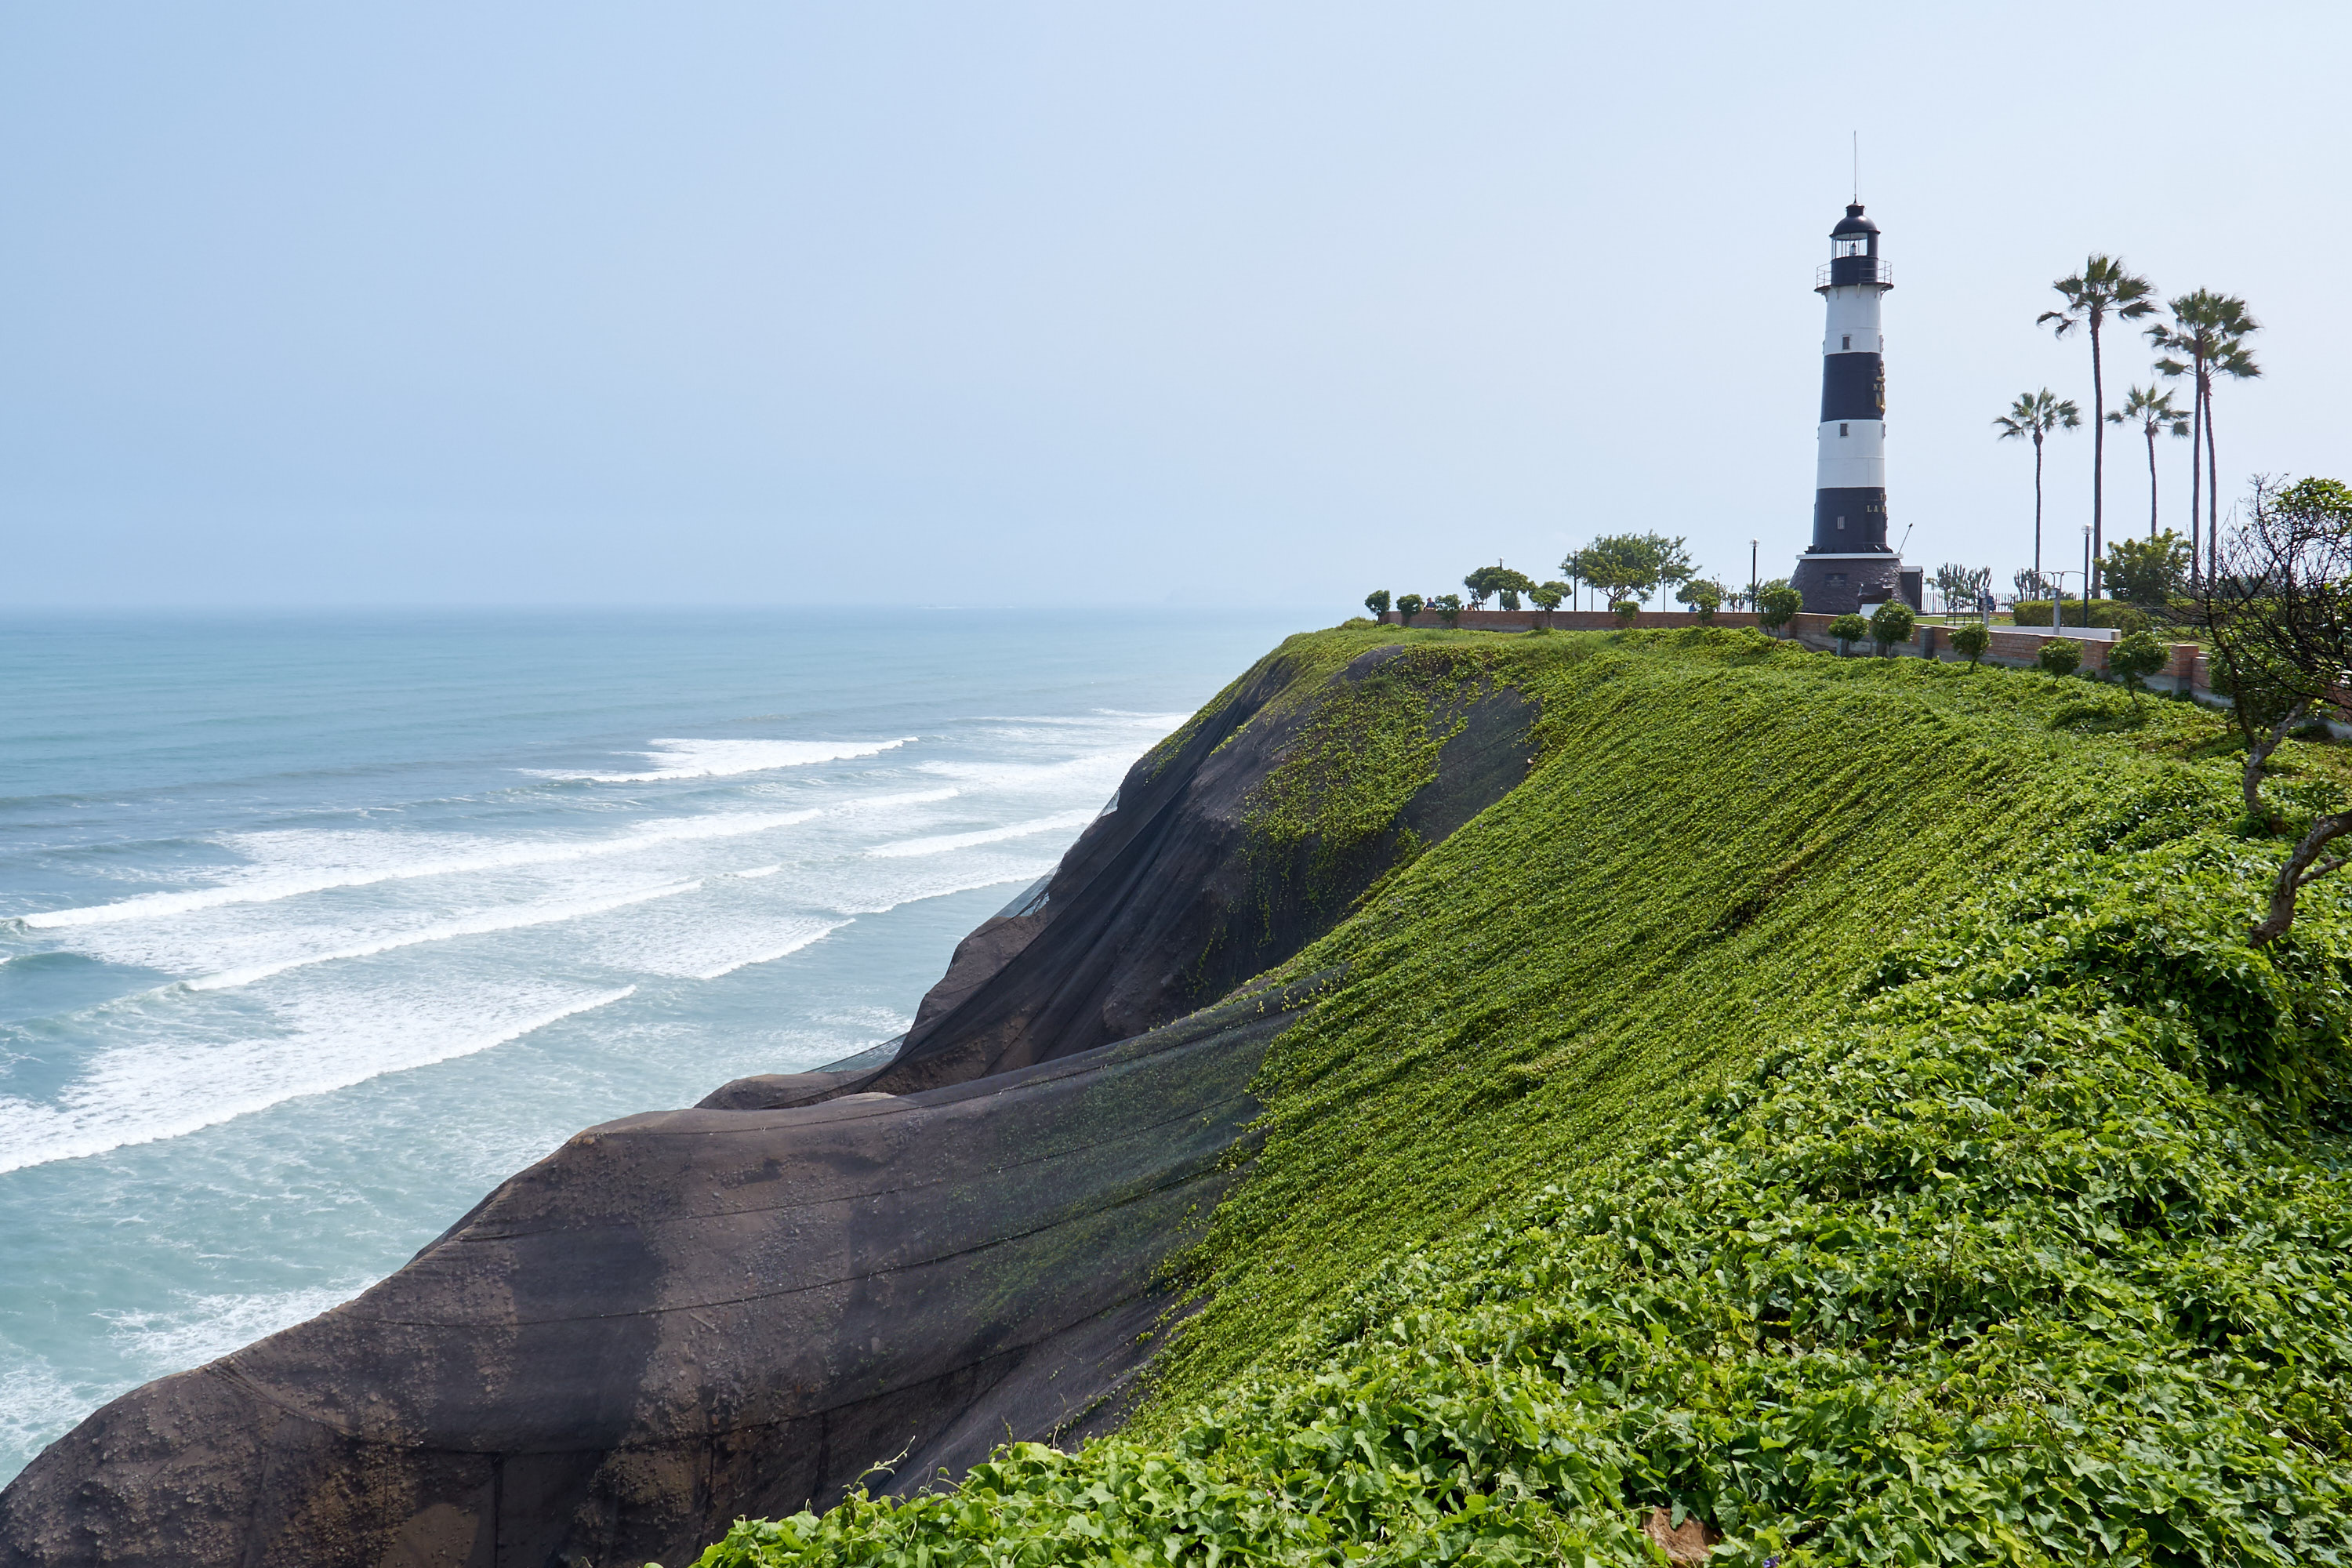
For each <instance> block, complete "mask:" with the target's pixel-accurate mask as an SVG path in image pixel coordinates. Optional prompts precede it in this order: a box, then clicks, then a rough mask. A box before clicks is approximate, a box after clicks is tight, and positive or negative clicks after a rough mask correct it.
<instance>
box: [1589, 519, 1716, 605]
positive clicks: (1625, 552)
mask: <svg viewBox="0 0 2352 1568" xmlns="http://www.w3.org/2000/svg"><path fill="white" fill-rule="evenodd" d="M1560 570H1561V571H1563V572H1573V573H1576V574H1579V575H1580V576H1581V577H1582V578H1583V580H1584V581H1585V582H1588V583H1590V584H1592V585H1593V586H1594V587H1596V588H1599V589H1601V591H1602V592H1603V593H1606V594H1609V595H1612V597H1623V596H1627V595H1632V596H1636V597H1640V598H1644V599H1646V598H1648V597H1649V596H1650V595H1653V594H1655V595H1658V596H1659V606H1660V607H1661V608H1664V603H1665V599H1664V594H1665V590H1666V589H1668V588H1672V587H1678V586H1680V585H1681V584H1685V583H1687V582H1689V581H1690V579H1691V575H1692V573H1693V571H1694V568H1693V566H1692V564H1691V558H1690V551H1689V542H1688V541H1687V540H1684V539H1680V538H1675V539H1669V538H1667V537H1666V536H1665V535H1664V534H1662V533H1604V534H1602V535H1601V537H1600V538H1598V539H1596V540H1594V541H1593V542H1591V543H1590V544H1588V545H1586V546H1585V547H1584V548H1583V549H1581V550H1579V551H1575V552H1571V553H1570V555H1569V556H1568V558H1567V559H1566V560H1564V561H1562V562H1561V563H1560ZM1613 607H1614V605H1613V604H1612V608H1613Z"/></svg>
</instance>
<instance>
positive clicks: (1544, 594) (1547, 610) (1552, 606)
mask: <svg viewBox="0 0 2352 1568" xmlns="http://www.w3.org/2000/svg"><path fill="white" fill-rule="evenodd" d="M1567 597H1568V584H1565V583H1538V584H1536V585H1535V586H1534V587H1532V588H1530V589H1528V598H1530V599H1532V600H1534V601H1535V606H1536V608H1537V609H1538V610H1541V611H1542V612H1543V618H1544V625H1546V626H1549V625H1551V613H1552V612H1553V611H1554V610H1557V609H1559V603H1560V601H1561V600H1562V599H1565V598H1567Z"/></svg>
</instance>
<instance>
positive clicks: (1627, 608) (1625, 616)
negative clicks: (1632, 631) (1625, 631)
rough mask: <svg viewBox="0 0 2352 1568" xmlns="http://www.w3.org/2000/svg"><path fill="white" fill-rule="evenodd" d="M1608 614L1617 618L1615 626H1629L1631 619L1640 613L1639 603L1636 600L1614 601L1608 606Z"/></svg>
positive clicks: (1640, 606) (1631, 622)
mask: <svg viewBox="0 0 2352 1568" xmlns="http://www.w3.org/2000/svg"><path fill="white" fill-rule="evenodd" d="M1609 613H1610V614H1611V615H1612V616H1616V617H1617V624H1618V625H1619V626H1632V625H1633V617H1634V616H1638V615H1640V614H1641V613H1642V605H1641V601H1639V600H1637V599H1618V600H1614V601H1612V603H1611V605H1610V606H1609Z"/></svg>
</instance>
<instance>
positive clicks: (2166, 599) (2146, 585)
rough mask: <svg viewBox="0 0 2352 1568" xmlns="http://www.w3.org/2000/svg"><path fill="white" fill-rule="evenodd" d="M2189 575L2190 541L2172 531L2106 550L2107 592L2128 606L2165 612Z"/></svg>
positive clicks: (2132, 540)
mask: <svg viewBox="0 0 2352 1568" xmlns="http://www.w3.org/2000/svg"><path fill="white" fill-rule="evenodd" d="M2188 575H2189V541H2187V540H2185V539H2183V538H2181V537H2180V535H2179V534H2177V533H2175V532H2173V531H2172V530H2170V529H2166V530H2165V531H2163V532H2162V533H2159V534H2158V535H2156V536H2155V537H2154V538H2152V539H2118V540H2116V542H2114V543H2113V544H2110V545H2109V546H2107V592H2108V593H2109V594H2110V595H2113V596H2114V597H2116V598H2118V599H2121V600H2122V601H2124V603H2126V604H2127V605H2147V606H2148V607H2149V608H2151V609H2162V608H2164V607H2165V606H2166V605H2169V604H2170V603H2172V596H2173V595H2175V594H2178V593H2179V592H2180V590H2181V588H2182V586H2183V585H2184V584H2185V582H2186V580H2187V578H2188Z"/></svg>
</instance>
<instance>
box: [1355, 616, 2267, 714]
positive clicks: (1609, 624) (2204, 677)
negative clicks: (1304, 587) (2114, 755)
mask: <svg viewBox="0 0 2352 1568" xmlns="http://www.w3.org/2000/svg"><path fill="white" fill-rule="evenodd" d="M1837 618H1838V617H1837V616H1802V615H1801V616H1796V617H1795V618H1794V619H1792V620H1791V621H1790V623H1789V626H1788V627H1787V630H1786V631H1785V632H1784V633H1782V634H1780V635H1783V636H1786V637H1792V638H1793V639H1795V640H1796V641H1798V642H1801V643H1802V644H1804V645H1805V646H1806V647H1811V648H1818V649H1820V650H1821V651H1822V652H1823V653H1835V652H1836V651H1838V644H1837V639H1836V638H1835V637H1831V636H1830V623H1832V621H1834V620H1836V619H1837ZM1381 620H1382V621H1383V622H1384V623H1386V624H1387V625H1389V626H1402V625H1403V624H1404V618H1403V617H1402V616H1400V615H1398V614H1397V612H1395V611H1394V610H1391V611H1390V612H1389V613H1388V614H1386V615H1384V616H1381ZM1459 622H1460V625H1461V626H1462V628H1463V629H1464V630H1465V631H1481V632H1524V631H1530V630H1533V629H1534V628H1535V627H1537V626H1549V627H1551V628H1552V629H1553V630H1555V631H1563V632H1613V631H1617V630H1620V629H1621V628H1622V627H1623V626H1625V623H1624V622H1622V621H1620V620H1619V619H1618V618H1617V617H1616V616H1615V615H1613V614H1612V613H1611V612H1609V611H1607V610H1553V611H1551V612H1550V613H1549V614H1547V613H1545V612H1544V611H1542V610H1465V611H1463V612H1462V614H1461V616H1460V617H1459ZM1412 624H1413V625H1414V626H1444V624H1445V623H1444V621H1443V620H1441V619H1439V618H1438V616H1437V615H1436V614H1435V613H1434V612H1433V611H1430V610H1423V612H1422V613H1421V614H1419V615H1417V616H1414V617H1413V618H1412ZM1632 624H1633V629H1634V630H1636V631H1672V630H1680V629H1682V628H1684V627H1686V626H1755V625H1756V624H1757V621H1756V616H1755V615H1754V614H1753V613H1751V612H1748V611H1738V612H1734V611H1730V610H1718V611H1717V612H1716V616H1715V619H1714V620H1713V621H1711V622H1706V621H1701V620H1700V619H1699V618H1698V616H1696V614H1694V613H1692V612H1690V611H1688V610H1643V612H1642V613H1641V614H1639V615H1637V616H1634V617H1633V623H1632ZM1955 629H1956V628H1954V627H1951V626H1926V625H1921V626H1918V627H1917V628H1916V630H1914V631H1913V633H1912V635H1911V640H1910V641H1909V642H1900V643H1896V644H1895V647H1894V649H1893V652H1894V654H1895V657H1896V658H1934V659H1942V660H1944V661H1946V662H1950V661H1952V660H1955V659H1958V658H1959V657H1960V656H1959V655H1958V654H1957V653H1955V652H1953V651H1952V633H1953V631H1954V630H1955ZM1988 629H1990V631H1991V633H1992V645H1991V647H1988V648H1987V649H1986V650H1985V655H1984V662H1985V663H1987V664H1998V665H2005V666H2008V667H2009V668H2013V669H2030V668H2035V667H2037V666H2038V665H2039V664H2040V663H2041V660H2042V644H2043V643H2046V642H2049V641H2051V640H2053V638H2056V637H2064V638H2066V640H2068V641H2069V642H2072V643H2074V645H2075V646H2076V647H2080V648H2081V649H2082V650H2083V664H2082V668H2084V670H2085V671H2091V670H2095V671H2098V672H2099V673H2101V674H2105V672H2106V668H2107V652H2108V650H2109V649H2110V648H2111V647H2113V646H2114V644H2113V643H2112V642H2111V641H2110V640H2109V639H2107V638H2105V637H2084V636H2083V635H2082V634H2083V632H2084V629H2085V628H2084V627H2082V626H2064V627H2060V628H2056V629H2053V630H2051V631H2041V630H2038V629H2035V628H2031V627H2026V626H1992V627H1990V628H1988ZM2090 629H2092V630H2098V629H2100V628H2097V627H2093V628H2090ZM1854 651H1857V652H1870V653H1874V652H1876V651H1877V645H1876V644H1875V643H1872V642H1867V641H1865V642H1862V643H1858V644H1856V645H1855V647H1854ZM2147 683H2148V685H2149V686H2151V687H2153V688H2155V689H2157V690H2158V691H2188V692H2189V693H2191V694H2193V695H2196V696H2200V697H2210V696H2212V695H2213V693H2212V688H2211V683H2210V678H2209V676H2208V674H2207V671H2206V665H2205V655H2204V651H2203V650H2202V649H2200V647H2198V646H2197V645H2196V644H2195V643H2193V642H2177V643H2174V644H2173V645H2172V657H2171V658H2169V659H2168V660H2167V661H2166V663H2165V666H2164V668H2162V669H2160V670H2158V671H2157V672H2156V673H2155V674H2154V675H2152V676H2150V677H2148V680H2147ZM2219 700H2226V699H2219Z"/></svg>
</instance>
